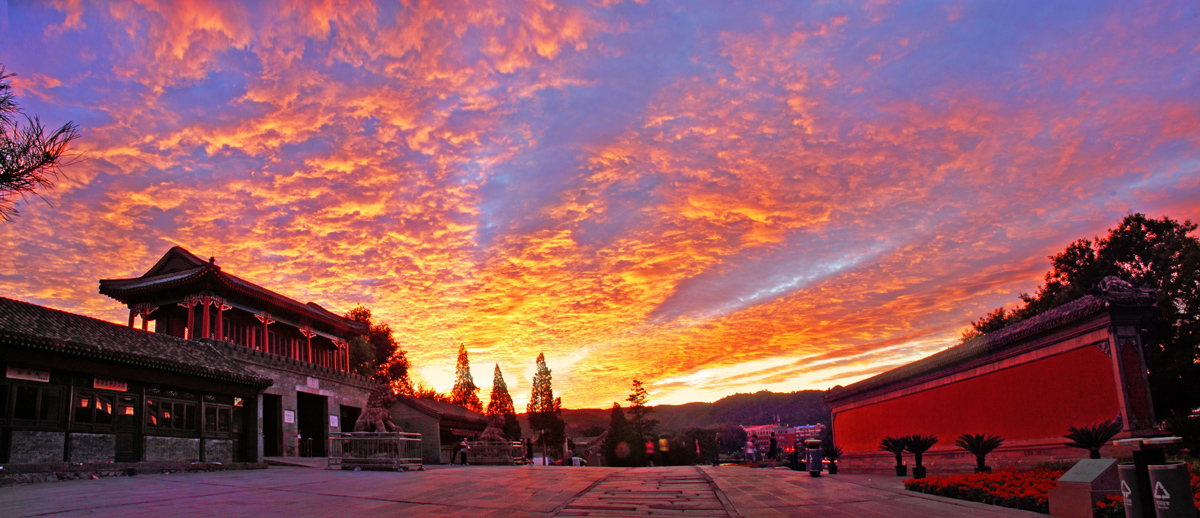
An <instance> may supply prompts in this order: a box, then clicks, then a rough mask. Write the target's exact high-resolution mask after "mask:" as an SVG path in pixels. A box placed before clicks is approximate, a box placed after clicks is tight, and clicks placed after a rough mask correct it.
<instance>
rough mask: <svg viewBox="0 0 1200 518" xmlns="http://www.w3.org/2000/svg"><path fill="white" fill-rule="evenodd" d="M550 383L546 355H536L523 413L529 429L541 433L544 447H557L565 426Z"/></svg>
mask: <svg viewBox="0 0 1200 518" xmlns="http://www.w3.org/2000/svg"><path fill="white" fill-rule="evenodd" d="M550 382H551V376H550V368H549V367H547V366H546V355H545V354H543V353H538V357H537V372H536V373H534V375H533V389H532V391H531V392H530V394H529V405H528V406H527V407H525V411H526V413H527V414H529V427H530V428H532V429H534V430H536V431H538V432H541V434H542V441H543V443H544V446H558V445H560V444H562V442H563V435H564V434H565V432H566V424H565V423H564V422H563V419H562V400H561V399H559V398H555V397H554V388H553V387H552V386H551V384H550Z"/></svg>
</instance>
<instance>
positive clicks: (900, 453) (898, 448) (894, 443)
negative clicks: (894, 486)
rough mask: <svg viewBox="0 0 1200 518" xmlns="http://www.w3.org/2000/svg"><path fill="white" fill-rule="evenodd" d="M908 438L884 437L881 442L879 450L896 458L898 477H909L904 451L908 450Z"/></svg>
mask: <svg viewBox="0 0 1200 518" xmlns="http://www.w3.org/2000/svg"><path fill="white" fill-rule="evenodd" d="M907 439H908V438H907V437H884V438H883V440H882V441H879V449H880V450H882V451H886V452H890V453H891V454H892V455H895V456H896V476H897V477H904V476H908V466H905V465H904V450H905V449H906V448H908V441H907Z"/></svg>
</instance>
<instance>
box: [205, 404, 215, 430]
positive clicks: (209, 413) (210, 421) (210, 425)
mask: <svg viewBox="0 0 1200 518" xmlns="http://www.w3.org/2000/svg"><path fill="white" fill-rule="evenodd" d="M204 431H206V432H215V431H217V407H215V406H206V407H204Z"/></svg>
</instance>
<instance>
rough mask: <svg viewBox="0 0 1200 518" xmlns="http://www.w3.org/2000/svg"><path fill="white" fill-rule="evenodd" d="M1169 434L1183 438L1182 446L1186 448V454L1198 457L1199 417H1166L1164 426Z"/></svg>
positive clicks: (1199, 443) (1199, 442)
mask: <svg viewBox="0 0 1200 518" xmlns="http://www.w3.org/2000/svg"><path fill="white" fill-rule="evenodd" d="M1164 428H1166V429H1167V431H1168V432H1171V435H1175V436H1178V437H1180V438H1182V439H1183V447H1184V448H1187V449H1188V455H1191V457H1192V458H1193V459H1200V417H1176V418H1174V419H1168V420H1167V423H1166V426H1164Z"/></svg>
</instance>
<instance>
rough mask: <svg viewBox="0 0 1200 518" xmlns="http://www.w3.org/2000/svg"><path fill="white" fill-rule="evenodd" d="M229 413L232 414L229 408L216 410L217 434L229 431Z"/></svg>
mask: <svg viewBox="0 0 1200 518" xmlns="http://www.w3.org/2000/svg"><path fill="white" fill-rule="evenodd" d="M231 412H232V409H230V408H229V407H221V408H220V409H218V411H217V431H218V432H228V431H229V416H230V414H231Z"/></svg>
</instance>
